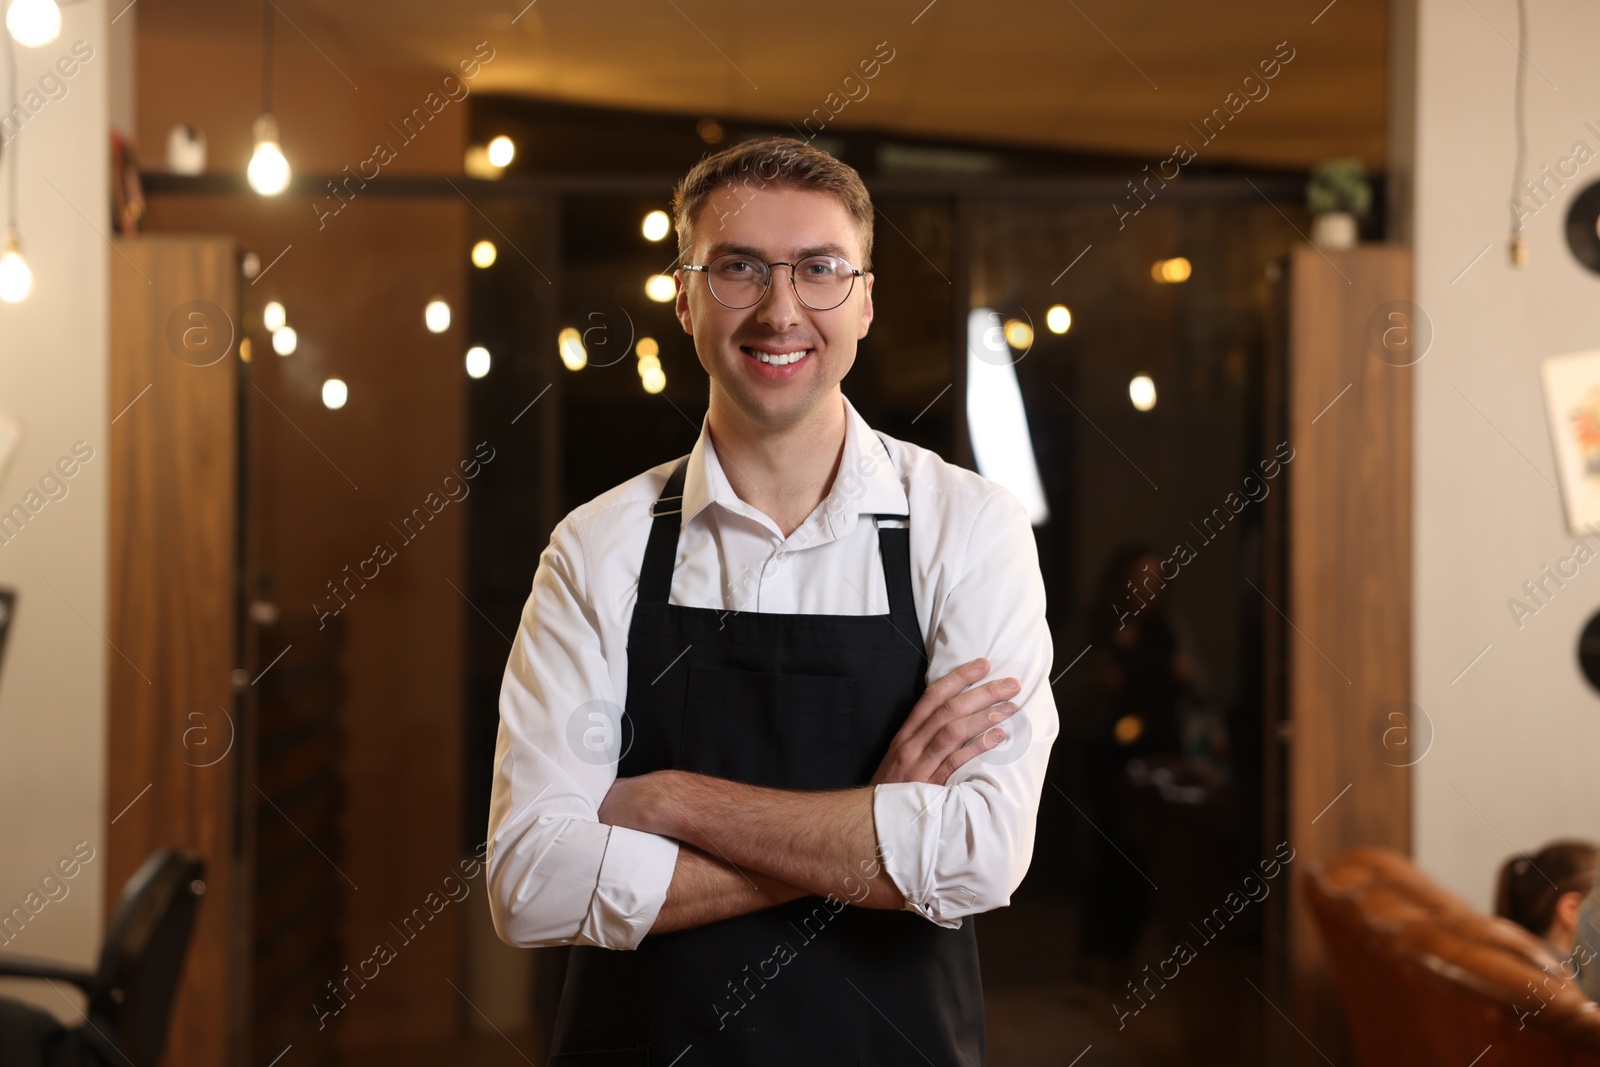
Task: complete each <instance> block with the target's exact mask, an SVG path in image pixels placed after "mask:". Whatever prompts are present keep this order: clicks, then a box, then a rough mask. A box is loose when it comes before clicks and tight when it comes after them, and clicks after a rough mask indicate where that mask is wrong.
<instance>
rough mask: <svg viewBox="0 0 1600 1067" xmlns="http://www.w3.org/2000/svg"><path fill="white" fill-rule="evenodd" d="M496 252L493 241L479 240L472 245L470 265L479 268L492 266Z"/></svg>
mask: <svg viewBox="0 0 1600 1067" xmlns="http://www.w3.org/2000/svg"><path fill="white" fill-rule="evenodd" d="M498 254H499V253H498V251H497V250H496V249H495V247H494V242H493V241H479V242H478V243H477V244H475V245H473V246H472V265H473V266H474V267H479V268H487V267H492V266H494V261H495V257H496V256H497V255H498Z"/></svg>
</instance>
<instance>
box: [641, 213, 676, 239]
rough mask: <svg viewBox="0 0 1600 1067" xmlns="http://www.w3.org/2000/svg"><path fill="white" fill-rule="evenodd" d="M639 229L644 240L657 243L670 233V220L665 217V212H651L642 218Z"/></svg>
mask: <svg viewBox="0 0 1600 1067" xmlns="http://www.w3.org/2000/svg"><path fill="white" fill-rule="evenodd" d="M641 229H642V230H643V231H644V236H645V240H647V241H659V240H661V239H662V238H663V237H665V236H666V235H667V234H668V233H670V232H671V231H672V220H671V219H669V218H668V217H667V213H666V212H665V211H652V212H650V214H648V215H646V216H645V217H644V225H643V226H642V227H641Z"/></svg>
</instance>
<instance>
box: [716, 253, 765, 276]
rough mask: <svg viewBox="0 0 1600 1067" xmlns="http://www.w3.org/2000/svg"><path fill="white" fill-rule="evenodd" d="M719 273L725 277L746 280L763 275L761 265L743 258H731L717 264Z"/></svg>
mask: <svg viewBox="0 0 1600 1067" xmlns="http://www.w3.org/2000/svg"><path fill="white" fill-rule="evenodd" d="M717 272H718V273H719V274H722V275H723V276H724V277H729V278H746V277H751V276H753V275H759V274H760V273H761V264H760V263H759V262H758V261H756V260H754V259H748V258H745V257H743V256H731V257H729V258H727V259H724V260H721V261H720V262H719V263H718V264H717Z"/></svg>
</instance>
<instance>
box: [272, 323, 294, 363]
mask: <svg viewBox="0 0 1600 1067" xmlns="http://www.w3.org/2000/svg"><path fill="white" fill-rule="evenodd" d="M299 347H300V335H299V334H297V333H295V330H294V327H293V326H280V327H279V328H278V329H276V330H273V331H272V350H273V351H274V352H276V353H278V355H280V356H292V355H294V350H295V349H296V348H299Z"/></svg>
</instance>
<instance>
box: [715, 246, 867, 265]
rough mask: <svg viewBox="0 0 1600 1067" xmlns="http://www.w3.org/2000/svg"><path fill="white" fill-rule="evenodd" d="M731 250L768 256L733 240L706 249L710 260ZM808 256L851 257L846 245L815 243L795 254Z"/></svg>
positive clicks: (761, 258)
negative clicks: (847, 252) (846, 252)
mask: <svg viewBox="0 0 1600 1067" xmlns="http://www.w3.org/2000/svg"><path fill="white" fill-rule="evenodd" d="M730 252H732V253H737V254H738V255H741V256H755V257H756V258H757V259H760V260H763V261H765V260H766V258H767V256H766V253H764V252H762V251H761V250H760V249H757V248H752V247H751V246H750V245H742V244H735V243H733V242H731V241H718V242H717V243H716V244H714V245H712V246H711V247H710V248H709V249H707V250H706V259H707V260H708V261H709V260H713V259H716V258H717V257H718V256H724V255H727V254H728V253H730ZM808 256H838V257H839V258H840V259H849V258H850V257H849V256H848V255H846V254H845V249H844V246H843V245H836V244H826V245H815V246H813V247H811V248H802V249H800V250H798V251H797V252H795V254H794V258H795V259H796V260H802V259H805V258H806V257H808Z"/></svg>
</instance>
